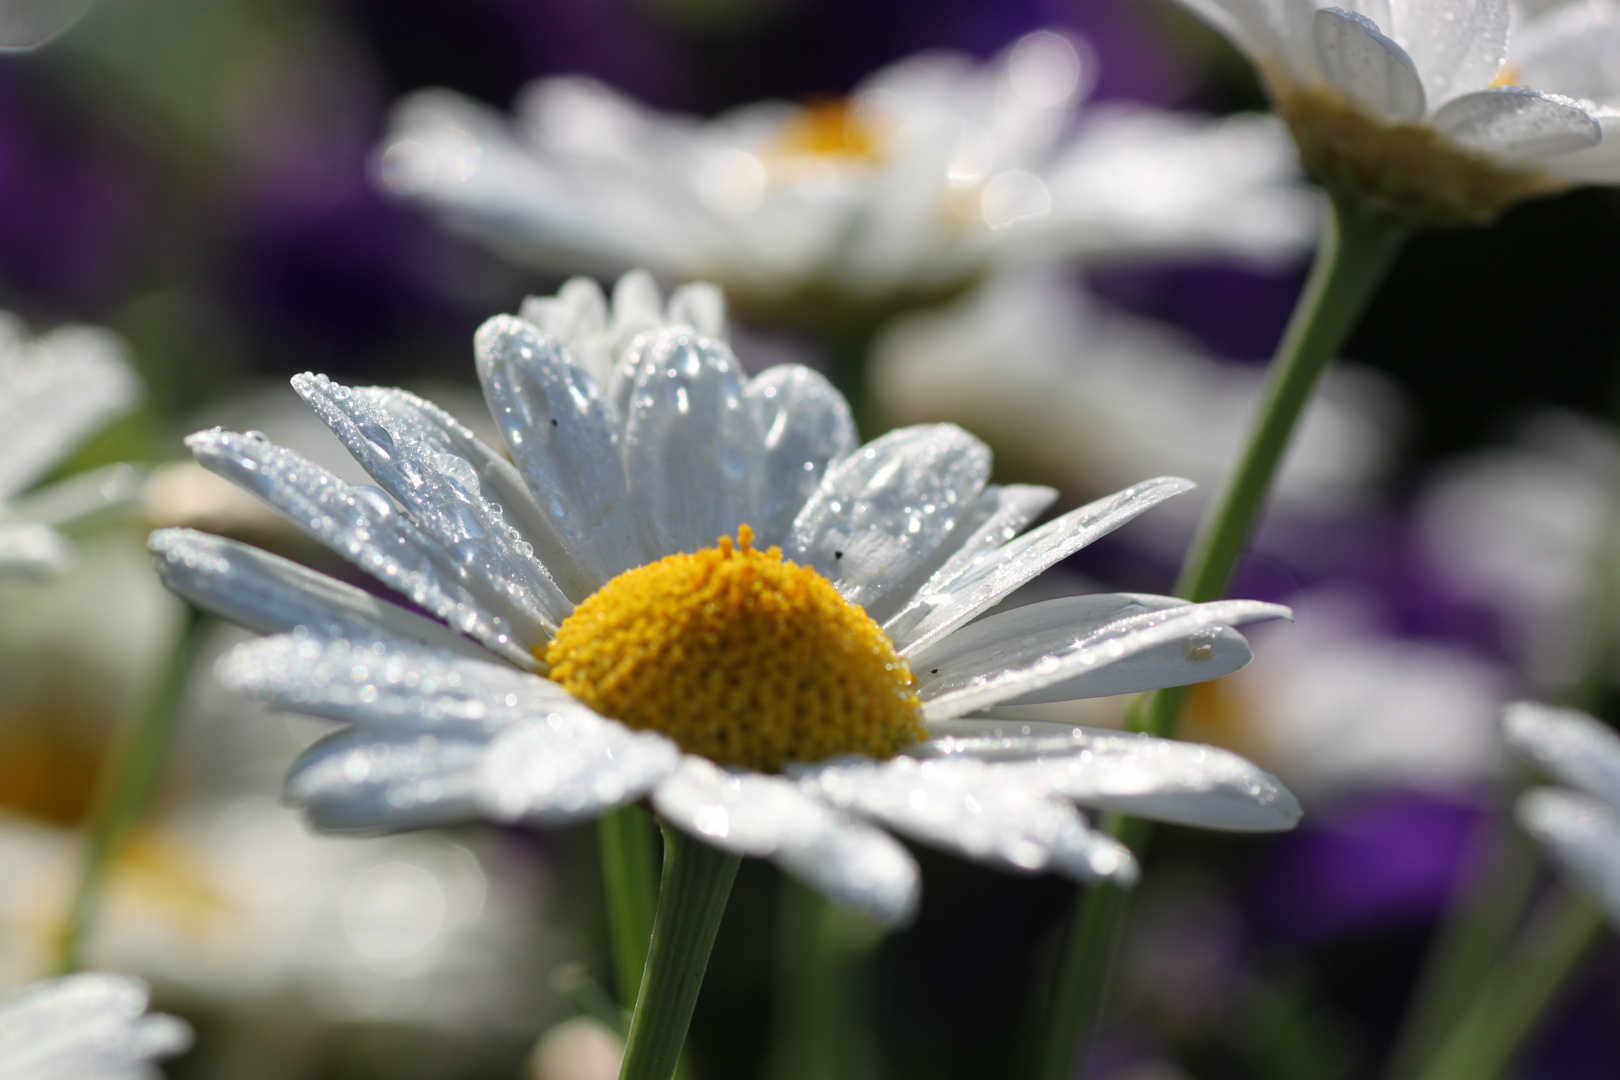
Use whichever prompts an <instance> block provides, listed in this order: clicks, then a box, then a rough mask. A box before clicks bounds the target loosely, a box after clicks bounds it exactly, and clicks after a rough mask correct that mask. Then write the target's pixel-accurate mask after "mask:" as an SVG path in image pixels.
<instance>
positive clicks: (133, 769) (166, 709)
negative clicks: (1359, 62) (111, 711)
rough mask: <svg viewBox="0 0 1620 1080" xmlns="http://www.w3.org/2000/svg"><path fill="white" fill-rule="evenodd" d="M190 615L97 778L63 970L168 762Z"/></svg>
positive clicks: (80, 945) (186, 666)
mask: <svg viewBox="0 0 1620 1080" xmlns="http://www.w3.org/2000/svg"><path fill="white" fill-rule="evenodd" d="M184 619H185V621H184V623H183V625H182V626H181V627H180V629H179V631H178V632H177V633H176V635H175V641H174V647H173V648H172V649H171V650H170V654H169V661H168V665H167V667H165V668H164V670H163V673H162V674H161V676H160V677H159V679H158V682H157V685H156V686H155V687H153V689H152V692H151V695H150V696H149V697H148V698H147V699H146V702H145V703H144V705H143V706H142V707H141V710H140V712H139V713H138V714H137V715H136V717H135V719H134V722H133V723H132V724H131V725H129V726H127V727H125V728H124V729H123V730H122V731H121V732H120V733H119V735H118V737H117V740H116V741H115V742H114V744H113V745H112V747H111V748H110V749H109V751H108V754H107V758H106V761H105V763H104V764H103V766H102V772H101V775H100V776H99V777H97V779H96V791H95V796H94V798H93V799H92V801H91V804H90V812H89V815H88V816H87V818H86V822H85V831H86V832H87V834H88V837H87V840H86V845H85V855H84V864H83V865H82V866H81V867H80V870H79V883H78V887H77V888H76V889H75V890H74V893H73V901H72V905H71V906H70V907H69V908H68V914H67V920H66V923H65V925H64V926H63V928H62V936H61V938H60V941H59V943H58V951H57V956H56V967H57V970H58V971H60V972H64V973H65V972H70V971H76V970H78V968H79V965H80V963H81V960H82V955H81V954H82V953H83V950H84V942H85V938H86V936H87V935H88V934H89V931H90V926H91V924H92V923H93V922H94V921H95V917H96V908H97V906H98V905H99V904H100V901H101V893H102V888H103V886H104V885H105V883H106V878H107V870H108V868H109V866H110V865H111V863H112V857H113V855H114V854H115V853H116V852H117V850H118V847H119V845H120V844H121V843H122V842H123V840H124V837H125V835H126V834H127V833H128V832H129V828H130V826H131V825H133V824H134V823H135V820H136V819H137V818H138V817H139V816H140V814H141V809H142V808H143V807H144V806H145V805H146V798H147V795H148V794H150V792H151V790H152V784H153V781H154V780H156V779H157V774H158V771H159V769H160V768H161V767H162V765H163V755H164V753H165V751H167V750H168V747H169V740H170V737H171V736H172V735H173V733H174V725H175V721H176V720H177V719H178V718H179V714H180V704H181V701H182V700H183V698H184V697H185V690H186V675H187V673H188V672H189V671H190V670H191V662H192V659H193V658H194V656H195V654H196V649H197V642H198V638H199V636H200V634H199V631H200V627H201V625H202V614H201V612H199V611H198V610H197V609H196V608H193V607H190V606H189V605H188V606H187V607H186V611H185V615H184Z"/></svg>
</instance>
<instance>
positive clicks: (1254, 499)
mask: <svg viewBox="0 0 1620 1080" xmlns="http://www.w3.org/2000/svg"><path fill="white" fill-rule="evenodd" d="M1331 207H1332V209H1331V212H1330V213H1329V214H1328V216H1327V220H1326V222H1325V223H1324V226H1323V232H1322V241H1321V245H1320V246H1319V247H1318V248H1317V251H1316V260H1315V262H1314V263H1313V264H1312V265H1311V276H1310V278H1309V280H1307V281H1306V283H1305V291H1304V292H1303V293H1301V294H1300V298H1299V301H1298V303H1297V304H1296V305H1295V307H1294V314H1293V317H1292V318H1291V319H1290V320H1289V323H1288V330H1287V332H1286V333H1284V335H1283V339H1282V342H1281V343H1280V344H1279V345H1278V346H1277V355H1276V356H1275V357H1274V358H1273V359H1272V361H1271V369H1270V379H1269V381H1268V382H1267V384H1266V393H1265V398H1264V402H1263V404H1262V405H1261V408H1260V415H1259V417H1258V419H1257V421H1256V423H1255V426H1254V428H1253V430H1251V431H1250V433H1249V441H1248V444H1247V445H1246V446H1245V447H1244V450H1243V456H1242V457H1241V458H1239V459H1238V465H1237V468H1236V469H1235V470H1234V471H1233V473H1232V475H1231V476H1230V477H1229V478H1228V479H1227V481H1226V484H1225V486H1224V487H1223V488H1222V489H1221V492H1220V494H1219V495H1218V496H1217V498H1216V499H1215V502H1214V504H1213V506H1212V510H1211V512H1210V513H1207V514H1205V516H1204V520H1203V522H1202V523H1201V524H1200V526H1199V530H1198V535H1197V536H1196V537H1194V539H1193V545H1192V549H1191V550H1190V551H1189V552H1188V553H1187V559H1186V561H1185V562H1183V563H1182V565H1181V576H1180V577H1179V578H1178V579H1177V580H1176V595H1177V596H1179V597H1181V598H1182V599H1185V600H1192V601H1194V602H1203V601H1206V600H1218V599H1220V597H1221V595H1222V594H1223V593H1225V591H1226V585H1227V582H1228V581H1230V580H1231V577H1232V571H1233V570H1234V569H1235V568H1236V566H1237V561H1238V556H1239V555H1241V554H1242V553H1243V548H1244V545H1245V544H1247V543H1248V540H1249V535H1250V533H1251V532H1253V530H1254V524H1255V519H1256V518H1257V517H1258V516H1259V513H1260V508H1261V506H1262V505H1263V504H1264V502H1265V499H1266V494H1267V492H1269V491H1270V490H1271V481H1272V477H1273V476H1274V475H1275V474H1276V472H1277V466H1278V464H1279V463H1281V461H1282V457H1283V453H1284V452H1285V451H1286V450H1287V449H1288V442H1289V440H1290V439H1291V438H1292V436H1293V434H1294V428H1295V426H1296V425H1297V424H1298V423H1299V418H1300V414H1301V413H1302V412H1304V410H1305V406H1306V404H1307V403H1308V402H1309V401H1310V399H1311V392H1312V391H1313V390H1315V389H1316V383H1317V380H1318V379H1320V378H1321V376H1322V372H1324V371H1326V370H1327V366H1328V364H1329V363H1330V362H1331V361H1332V360H1333V357H1334V355H1335V354H1336V353H1337V352H1338V351H1339V349H1340V347H1341V346H1343V345H1344V342H1345V340H1346V339H1347V338H1348V337H1349V336H1350V331H1351V330H1353V329H1355V325H1356V322H1357V320H1359V319H1360V318H1361V313H1362V312H1363V311H1364V310H1366V307H1367V304H1368V302H1369V301H1371V300H1372V298H1373V294H1374V293H1376V292H1377V291H1378V286H1379V285H1380V284H1381V283H1382V282H1383V280H1384V276H1385V274H1387V273H1388V272H1389V268H1390V266H1391V265H1393V263H1394V261H1395V256H1396V255H1397V254H1398V253H1399V252H1400V250H1401V247H1402V245H1403V244H1405V242H1406V238H1407V235H1408V233H1407V229H1406V227H1405V226H1404V225H1401V224H1400V223H1398V222H1397V221H1395V220H1394V219H1393V218H1388V217H1385V216H1383V215H1382V214H1379V213H1377V212H1376V211H1372V210H1369V209H1366V208H1364V207H1361V206H1359V205H1357V204H1355V203H1353V202H1350V201H1348V200H1346V199H1342V198H1334V199H1333V201H1332V204H1331Z"/></svg>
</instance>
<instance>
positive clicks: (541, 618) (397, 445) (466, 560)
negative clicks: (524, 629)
mask: <svg viewBox="0 0 1620 1080" xmlns="http://www.w3.org/2000/svg"><path fill="white" fill-rule="evenodd" d="M292 384H293V389H295V390H297V391H298V393H299V395H300V396H302V397H303V399H304V400H305V401H307V402H309V404H310V407H311V408H313V409H314V410H315V412H316V413H317V414H318V415H319V416H320V418H321V419H322V420H324V421H326V425H327V427H329V428H331V429H332V433H333V434H334V435H336V436H337V437H338V439H339V440H340V441H341V442H342V443H343V445H344V446H346V447H348V450H349V453H351V454H353V455H354V457H355V460H357V461H359V462H360V464H361V465H362V466H364V467H365V470H366V471H367V472H368V473H370V474H371V475H372V476H374V477H376V478H377V482H378V483H379V484H380V485H382V487H383V489H384V490H386V491H387V492H388V494H390V495H392V496H393V497H394V498H395V499H397V500H399V502H400V503H401V504H403V505H404V506H405V507H406V509H407V510H408V511H409V512H410V514H411V517H412V518H413V519H414V520H415V522H416V524H417V527H418V528H420V529H421V530H422V532H423V533H424V534H425V535H427V536H429V537H432V538H433V539H434V540H435V541H436V542H437V543H438V544H440V545H441V547H442V549H443V550H444V551H445V552H446V554H448V555H449V557H450V559H451V560H452V562H453V564H454V565H455V566H457V567H458V568H459V569H460V570H461V571H462V572H461V574H460V578H461V583H462V585H463V586H466V587H469V588H471V587H473V585H472V583H473V581H474V580H477V581H478V582H480V583H482V584H483V585H484V586H485V587H487V588H490V589H493V590H495V591H497V592H499V594H500V595H501V596H503V597H504V598H505V599H506V601H507V603H508V604H509V605H511V606H512V607H515V608H517V609H518V610H520V611H522V612H523V613H524V614H525V615H527V616H528V618H529V619H530V620H532V621H533V622H535V623H537V624H539V625H540V626H542V627H544V628H545V629H546V630H547V631H550V632H555V630H556V628H557V626H558V625H559V624H561V622H562V621H563V620H564V619H566V618H567V617H568V616H569V615H570V614H571V613H572V612H573V609H574V605H573V604H572V603H571V602H570V601H569V600H568V598H567V597H566V596H565V595H564V594H563V592H562V590H561V589H559V588H558V587H557V583H556V582H555V581H553V580H552V579H551V577H550V575H549V574H547V573H546V570H545V567H543V566H541V565H540V563H539V561H538V560H536V559H535V557H534V552H533V548H532V546H531V545H530V544H528V542H527V541H525V540H524V539H523V537H522V535H521V534H519V533H518V532H517V530H516V529H514V528H513V527H512V526H511V525H510V524H508V523H507V521H506V519H505V517H504V516H503V512H502V508H501V505H500V504H499V503H497V502H495V501H493V500H492V499H490V498H489V497H488V496H486V495H485V494H484V492H483V490H482V484H481V483H480V481H479V478H478V473H477V470H476V469H474V467H473V465H472V463H471V462H469V461H468V460H467V459H466V458H465V457H462V456H460V455H459V454H455V453H450V452H448V451H447V448H445V447H443V446H439V445H435V443H434V442H433V441H429V440H424V439H423V438H422V432H421V431H419V430H418V429H416V428H415V426H414V425H408V424H403V423H401V422H400V420H399V418H397V417H396V416H394V415H392V414H391V413H389V412H388V411H387V410H384V409H383V408H381V407H380V406H379V404H378V400H377V396H376V395H374V394H366V393H358V392H355V391H353V390H350V389H349V388H348V387H346V386H342V385H339V384H337V383H334V382H332V381H331V380H330V379H328V378H326V376H324V375H312V374H304V375H295V376H294V377H293V380H292Z"/></svg>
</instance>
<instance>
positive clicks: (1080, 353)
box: [871, 269, 1401, 560]
mask: <svg viewBox="0 0 1620 1080" xmlns="http://www.w3.org/2000/svg"><path fill="white" fill-rule="evenodd" d="M1014 340H1015V341H1017V342H1018V348H1017V349H1013V350H1009V349H1007V348H1006V342H1008V341H1014ZM1264 383H1265V377H1264V373H1263V372H1261V371H1259V370H1257V369H1255V368H1253V367H1250V366H1248V365H1240V364H1223V363H1220V362H1218V361H1216V360H1214V359H1213V358H1211V357H1210V356H1208V355H1206V354H1205V353H1203V352H1202V351H1201V350H1200V349H1199V348H1198V347H1197V346H1196V345H1195V344H1194V343H1193V342H1191V341H1188V340H1187V339H1186V338H1184V337H1183V336H1181V335H1180V334H1178V333H1176V332H1174V331H1172V330H1170V329H1168V328H1166V327H1164V326H1161V325H1157V324H1153V323H1149V322H1147V321H1145V320H1141V319H1135V318H1131V317H1129V316H1126V315H1122V314H1119V313H1116V312H1110V311H1108V310H1106V309H1105V308H1104V306H1103V305H1101V304H1097V303H1091V302H1088V298H1087V297H1086V296H1085V294H1083V293H1081V292H1079V291H1078V290H1076V289H1075V288H1074V286H1073V284H1072V283H1070V282H1068V281H1065V280H1063V279H1061V278H1060V277H1058V276H1056V275H1053V274H1051V273H1049V272H1046V271H1045V270H1042V269H1031V270H1027V271H1024V272H1021V273H1015V274H1005V275H998V276H996V277H995V278H992V279H991V280H989V281H987V282H985V283H984V285H983V286H982V287H981V288H980V289H979V290H978V291H977V292H976V293H974V295H972V296H971V297H968V298H966V299H965V300H963V301H962V302H960V303H957V304H953V305H950V306H949V307H944V308H940V309H936V310H933V311H926V312H919V313H917V314H914V315H907V316H904V317H902V318H900V319H896V320H894V321H893V322H891V323H890V324H888V325H887V326H886V327H885V328H884V330H883V332H882V333H881V334H880V335H879V336H878V339H877V341H876V342H875V343H874V345H873V348H872V374H871V384H872V396H873V399H874V401H875V402H876V404H877V406H878V407H879V408H880V409H881V410H882V412H883V415H884V416H885V417H886V418H887V419H889V420H890V421H897V422H902V423H917V422H919V421H923V420H950V421H954V422H956V423H960V424H963V425H965V426H967V427H969V428H971V429H972V430H974V431H976V432H978V433H979V434H981V435H982V436H984V438H985V439H986V440H987V441H988V442H989V443H990V444H991V445H992V446H994V447H995V448H996V452H997V454H998V455H999V456H1000V457H1001V458H1002V459H1003V460H1006V459H1008V458H1011V459H1012V460H1013V461H1015V462H1016V463H1017V466H1018V468H1019V469H1020V470H1021V471H1022V472H1023V473H1024V474H1025V475H1031V476H1037V477H1040V478H1042V479H1048V480H1051V481H1053V482H1055V483H1057V484H1058V485H1059V487H1061V488H1062V490H1064V491H1066V492H1069V493H1071V494H1072V495H1078V496H1080V497H1089V496H1090V495H1092V494H1100V493H1101V492H1103V491H1110V490H1113V489H1114V488H1116V487H1118V486H1119V485H1120V484H1122V483H1128V482H1129V478H1135V477H1139V476H1144V475H1151V474H1153V473H1174V474H1176V475H1178V476H1186V477H1188V478H1190V479H1192V480H1194V481H1197V482H1198V483H1199V484H1200V485H1201V486H1202V485H1213V484H1216V483H1218V482H1219V481H1220V480H1221V478H1222V476H1223V474H1224V472H1225V470H1226V469H1227V468H1228V467H1229V466H1230V463H1231V462H1232V461H1234V460H1235V459H1236V458H1237V455H1238V451H1239V449H1240V448H1241V446H1240V443H1241V439H1242V437H1243V433H1244V430H1245V428H1246V427H1247V424H1248V421H1249V418H1250V417H1251V416H1252V415H1253V414H1254V412H1255V410H1256V409H1257V408H1258V407H1259V405H1260V401H1261V396H1262V392H1263V390H1264ZM1324 383H1325V385H1324V387H1323V390H1322V392H1320V393H1319V394H1318V395H1317V396H1316V397H1315V398H1313V399H1312V401H1311V403H1310V405H1309V406H1308V408H1307V409H1306V413H1305V416H1304V418H1303V420H1302V422H1301V424H1300V428H1299V430H1298V432H1297V433H1296V434H1295V437H1294V438H1293V440H1292V441H1291V442H1290V444H1289V448H1288V454H1287V456H1286V457H1285V458H1284V460H1283V464H1282V467H1281V469H1280V470H1279V473H1278V477H1277V481H1276V484H1275V487H1274V489H1273V494H1272V499H1273V502H1274V503H1275V504H1276V507H1275V510H1274V512H1273V516H1274V518H1277V517H1289V518H1295V519H1297V518H1300V517H1304V518H1308V519H1315V520H1331V519H1334V518H1339V517H1343V516H1345V515H1346V514H1348V513H1353V512H1355V511H1356V510H1358V509H1360V508H1363V507H1365V506H1366V505H1367V503H1368V502H1369V501H1370V500H1371V499H1372V498H1373V497H1374V493H1375V491H1376V488H1377V486H1378V484H1379V482H1380V481H1382V480H1383V479H1384V478H1385V477H1386V476H1387V475H1388V473H1389V472H1390V469H1391V467H1392V466H1393V464H1394V462H1393V457H1394V447H1395V445H1396V444H1397V442H1398V439H1397V433H1398V429H1399V427H1400V419H1401V417H1400V412H1401V410H1400V399H1399V396H1398V391H1396V390H1395V389H1394V388H1393V387H1392V386H1390V385H1389V384H1388V383H1387V381H1386V380H1384V379H1382V378H1381V377H1380V376H1378V375H1377V374H1376V373H1374V372H1370V371H1367V370H1364V369H1357V368H1354V367H1351V368H1345V367H1336V368H1334V369H1333V370H1331V371H1329V372H1328V373H1327V376H1326V378H1325V379H1324ZM1201 494H1202V491H1199V492H1195V493H1193V494H1192V495H1191V496H1189V497H1188V498H1186V499H1178V500H1176V503H1175V504H1172V507H1173V508H1167V511H1166V513H1164V514H1159V515H1155V520H1154V522H1153V525H1154V528H1152V529H1150V530H1146V531H1144V532H1137V533H1136V534H1135V536H1134V539H1136V540H1138V541H1145V542H1150V543H1151V544H1152V545H1153V546H1154V547H1155V548H1156V549H1158V550H1159V551H1160V552H1161V553H1162V554H1164V555H1165V556H1167V557H1168V558H1170V559H1173V560H1179V558H1180V555H1181V552H1182V551H1183V550H1184V549H1185V546H1186V543H1187V538H1188V536H1189V535H1190V534H1191V532H1192V530H1193V528H1194V526H1195V524H1196V523H1197V521H1198V519H1199V517H1200V515H1201V513H1202V511H1203V508H1204V500H1203V499H1202V498H1200V497H1199V496H1200V495H1201ZM1261 542H1262V543H1264V542H1265V540H1264V538H1262V540H1261Z"/></svg>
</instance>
